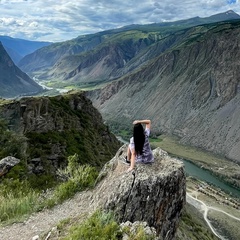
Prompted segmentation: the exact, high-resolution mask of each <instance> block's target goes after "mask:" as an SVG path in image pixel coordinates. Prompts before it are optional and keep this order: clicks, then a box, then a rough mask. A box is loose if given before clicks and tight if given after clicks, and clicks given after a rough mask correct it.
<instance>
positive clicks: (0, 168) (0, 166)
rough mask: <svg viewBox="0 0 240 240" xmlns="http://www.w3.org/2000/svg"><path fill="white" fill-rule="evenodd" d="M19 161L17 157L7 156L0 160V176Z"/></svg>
mask: <svg viewBox="0 0 240 240" xmlns="http://www.w3.org/2000/svg"><path fill="white" fill-rule="evenodd" d="M19 162H20V160H19V159H18V158H15V157H12V156H8V157H5V158H3V159H2V160H0V176H3V175H5V174H6V173H8V172H9V170H10V169H11V168H13V167H14V166H15V165H17V164H18V163H19Z"/></svg>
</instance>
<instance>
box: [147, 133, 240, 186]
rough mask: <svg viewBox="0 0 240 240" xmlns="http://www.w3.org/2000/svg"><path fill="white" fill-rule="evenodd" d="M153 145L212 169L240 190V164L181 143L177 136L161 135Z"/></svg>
mask: <svg viewBox="0 0 240 240" xmlns="http://www.w3.org/2000/svg"><path fill="white" fill-rule="evenodd" d="M151 145H152V146H153V147H160V148H162V149H163V150H165V151H167V152H168V153H169V154H170V155H172V156H175V157H178V158H183V159H186V160H188V161H190V162H192V163H194V164H195V165H197V166H198V167H200V168H202V169H206V170H208V171H210V172H211V173H212V174H213V175H215V176H217V177H218V178H219V179H221V180H223V181H225V182H226V183H229V184H231V185H232V186H234V187H236V188H237V189H239V190H240V165H239V164H237V163H235V162H233V161H230V160H228V159H226V158H223V157H221V156H218V155H216V154H213V153H210V152H207V151H204V150H201V149H198V148H195V147H191V146H187V145H182V144H180V143H179V141H178V139H177V138H175V137H170V136H166V135H161V136H160V138H159V139H158V141H154V140H152V141H151Z"/></svg>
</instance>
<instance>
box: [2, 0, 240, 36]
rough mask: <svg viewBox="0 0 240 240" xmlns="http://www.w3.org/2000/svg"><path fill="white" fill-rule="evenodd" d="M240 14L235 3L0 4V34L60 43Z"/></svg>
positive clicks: (49, 0) (38, 0)
mask: <svg viewBox="0 0 240 240" xmlns="http://www.w3.org/2000/svg"><path fill="white" fill-rule="evenodd" d="M230 9H232V10H234V11H235V12H237V13H240V6H239V1H238V0H182V1H177V0H138V1H136V0H112V1H109V0H98V1H97V0H78V1H67V0H59V1H55V0H0V11H1V16H0V34H1V35H8V36H9V34H11V36H12V37H18V38H24V39H30V40H47V41H63V40H67V39H72V38H74V37H77V36H79V35H83V34H88V33H95V32H99V31H103V30H107V29H112V28H118V27H121V26H125V25H129V24H147V23H153V22H162V21H176V20H180V19H187V18H191V17H196V16H199V17H207V16H210V15H213V14H217V13H220V12H225V11H227V10H230Z"/></svg>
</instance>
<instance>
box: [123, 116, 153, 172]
mask: <svg viewBox="0 0 240 240" xmlns="http://www.w3.org/2000/svg"><path fill="white" fill-rule="evenodd" d="M133 124H134V127H133V137H132V138H131V139H130V144H129V146H128V150H127V158H126V162H127V163H130V167H129V168H128V170H127V172H130V171H132V170H133V169H134V166H135V162H136V163H152V162H154V157H153V154H152V150H151V147H150V143H149V139H148V138H149V135H150V128H151V121H150V120H135V121H134V122H133ZM142 124H145V130H144V128H143V126H142Z"/></svg>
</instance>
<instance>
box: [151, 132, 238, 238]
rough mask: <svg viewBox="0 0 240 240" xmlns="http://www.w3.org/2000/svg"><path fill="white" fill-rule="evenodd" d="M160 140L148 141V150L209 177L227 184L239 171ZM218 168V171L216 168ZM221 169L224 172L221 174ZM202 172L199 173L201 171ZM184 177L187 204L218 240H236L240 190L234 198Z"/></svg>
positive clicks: (214, 158) (217, 159)
mask: <svg viewBox="0 0 240 240" xmlns="http://www.w3.org/2000/svg"><path fill="white" fill-rule="evenodd" d="M160 138H161V140H160V141H159V139H158V141H156V140H154V139H153V140H152V141H151V144H152V147H153V148H154V147H161V148H162V149H164V150H165V151H167V152H168V153H169V154H170V155H172V156H175V157H178V158H180V159H181V158H184V159H188V161H191V162H192V163H194V164H196V165H197V166H200V167H201V168H203V169H205V171H209V172H212V174H213V176H215V177H216V178H220V179H221V180H222V179H224V180H227V181H229V182H231V181H232V180H231V178H232V177H233V176H235V175H236V174H237V173H239V171H240V166H239V165H238V164H236V163H233V162H231V161H229V160H226V159H224V158H223V157H220V156H216V155H214V154H212V153H209V152H206V151H203V150H200V149H197V148H194V147H190V146H187V145H183V144H180V143H179V142H178V141H177V139H176V138H174V137H170V136H166V135H165V136H161V137H160ZM220 166H221V167H220ZM219 169H220V170H221V169H224V172H223V171H222V170H221V171H220V170H219ZM201 170H202V169H201ZM187 175H190V176H188V177H187V202H188V203H189V204H190V205H192V206H194V207H195V208H196V209H197V210H198V211H199V213H200V214H201V215H203V217H204V220H205V222H206V223H207V225H208V227H209V228H210V229H211V230H212V232H213V233H214V235H215V236H216V237H218V238H220V239H223V240H224V239H225V240H227V239H228V240H235V239H236V240H237V239H239V229H238V226H239V222H240V190H239V189H236V192H237V193H238V195H237V196H236V194H230V193H229V192H228V193H226V192H225V191H223V190H222V189H221V188H220V187H219V186H216V185H213V184H210V183H208V179H205V181H204V180H199V179H197V178H196V177H192V176H191V174H189V173H188V174H187Z"/></svg>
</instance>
